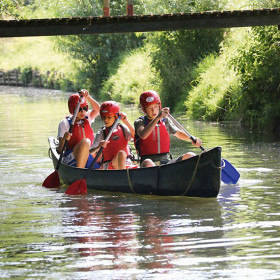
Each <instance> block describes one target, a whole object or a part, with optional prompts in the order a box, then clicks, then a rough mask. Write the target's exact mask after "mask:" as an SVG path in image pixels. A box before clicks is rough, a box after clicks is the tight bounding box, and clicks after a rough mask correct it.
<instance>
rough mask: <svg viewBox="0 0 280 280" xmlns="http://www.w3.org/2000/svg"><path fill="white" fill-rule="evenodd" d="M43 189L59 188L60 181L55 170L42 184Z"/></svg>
mask: <svg viewBox="0 0 280 280" xmlns="http://www.w3.org/2000/svg"><path fill="white" fill-rule="evenodd" d="M42 186H43V187H45V188H59V187H60V180H59V175H58V172H57V170H55V171H54V172H53V173H52V174H50V175H49V176H48V177H47V178H46V179H45V181H44V182H43V184H42Z"/></svg>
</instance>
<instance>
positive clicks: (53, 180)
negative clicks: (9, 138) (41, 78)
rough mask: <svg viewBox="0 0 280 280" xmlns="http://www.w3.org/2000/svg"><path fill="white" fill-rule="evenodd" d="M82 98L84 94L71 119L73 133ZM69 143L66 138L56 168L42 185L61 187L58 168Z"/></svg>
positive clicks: (70, 130)
mask: <svg viewBox="0 0 280 280" xmlns="http://www.w3.org/2000/svg"><path fill="white" fill-rule="evenodd" d="M82 98H83V96H82V95H81V96H80V99H79V102H78V104H77V107H76V109H75V112H74V115H73V117H72V121H71V124H70V128H69V131H68V132H69V133H71V132H72V130H73V126H74V124H75V120H76V117H77V114H78V112H79V109H80V104H81V101H82ZM67 143H68V140H65V142H64V144H63V147H62V151H61V154H60V157H59V160H58V162H57V165H56V168H55V171H54V172H53V173H52V174H50V175H49V176H48V177H47V178H46V179H45V181H44V182H43V184H42V186H44V187H45V188H59V186H60V180H59V175H58V169H59V167H60V164H61V161H62V157H63V154H64V150H66V147H67Z"/></svg>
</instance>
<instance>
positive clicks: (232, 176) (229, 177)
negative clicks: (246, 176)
mask: <svg viewBox="0 0 280 280" xmlns="http://www.w3.org/2000/svg"><path fill="white" fill-rule="evenodd" d="M223 161H224V164H225V167H224V168H223V169H222V176H221V180H222V181H223V182H224V183H225V184H227V185H231V184H233V185H235V184H236V183H237V182H238V180H239V178H240V174H239V172H238V171H237V170H236V169H235V168H234V167H233V166H232V165H231V163H229V162H228V161H227V160H226V159H223Z"/></svg>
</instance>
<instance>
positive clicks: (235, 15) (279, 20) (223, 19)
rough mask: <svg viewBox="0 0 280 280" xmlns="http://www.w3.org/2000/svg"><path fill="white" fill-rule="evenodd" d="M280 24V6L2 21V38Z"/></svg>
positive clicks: (0, 21)
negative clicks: (162, 13)
mask: <svg viewBox="0 0 280 280" xmlns="http://www.w3.org/2000/svg"><path fill="white" fill-rule="evenodd" d="M266 25H280V8H272V9H255V10H235V11H209V12H199V13H179V14H164V15H139V16H111V17H79V18H51V19H28V20H0V37H25V36H56V35H74V34H101V33H127V32H150V31H167V30H186V29H209V28H229V27H247V26H266Z"/></svg>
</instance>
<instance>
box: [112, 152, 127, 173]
mask: <svg viewBox="0 0 280 280" xmlns="http://www.w3.org/2000/svg"><path fill="white" fill-rule="evenodd" d="M126 158H127V154H126V152H125V151H123V150H121V151H119V152H118V153H117V155H116V156H115V157H114V158H113V159H112V165H113V167H114V168H115V169H126V165H125V161H126Z"/></svg>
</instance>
